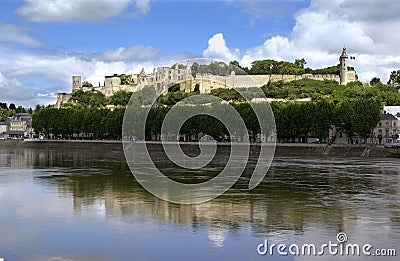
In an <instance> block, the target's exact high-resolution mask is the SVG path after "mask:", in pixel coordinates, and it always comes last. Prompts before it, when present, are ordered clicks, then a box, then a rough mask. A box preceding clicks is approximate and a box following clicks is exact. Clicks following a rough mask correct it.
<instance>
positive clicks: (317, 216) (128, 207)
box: [0, 148, 400, 260]
mask: <svg viewBox="0 0 400 261" xmlns="http://www.w3.org/2000/svg"><path fill="white" fill-rule="evenodd" d="M221 157H223V155H221ZM164 166H165V169H164V171H166V172H167V173H168V171H171V168H170V166H169V165H168V164H165V165H164ZM251 167H254V166H249V168H250V169H251ZM16 169H20V172H18V171H17V170H16ZM29 170H32V172H30V171H29ZM27 173H28V174H27ZM249 173H251V172H250V170H248V172H247V173H245V175H244V176H243V177H242V178H241V179H240V181H239V182H238V183H237V184H236V185H235V186H234V187H233V188H232V189H231V190H229V191H228V192H227V193H225V194H224V195H222V196H220V197H218V198H217V199H215V200H212V201H210V202H206V203H203V204H197V205H177V204H171V203H168V202H165V201H163V200H160V199H158V198H156V197H154V196H152V195H150V194H149V193H147V192H146V191H145V190H144V189H142V187H141V186H140V185H139V184H138V183H137V182H135V180H134V179H133V176H132V175H131V173H130V171H129V169H128V167H127V165H126V163H125V160H124V155H123V153H122V150H120V149H115V148H113V149H110V150H108V151H107V152H106V153H104V150H91V149H89V148H85V149H79V150H77V149H69V150H46V149H43V150H38V149H16V150H2V153H1V155H0V201H1V202H2V204H3V203H4V205H1V207H0V210H2V211H1V213H5V212H4V211H10V212H11V209H13V208H15V207H16V205H17V204H19V202H17V201H18V200H16V202H11V203H10V202H8V203H5V202H6V201H5V197H6V195H5V194H4V190H5V188H7V187H10V186H12V184H14V183H13V182H14V181H13V178H15V176H16V175H18V176H21V177H23V178H22V179H23V180H24V181H19V182H18V186H19V185H21V184H27V183H28V184H30V185H29V186H33V189H32V190H33V192H35V191H42V193H43V191H44V192H45V195H44V197H45V199H46V200H47V201H46V200H45V201H44V202H47V208H48V209H47V210H46V211H44V212H43V213H41V212H38V211H35V210H30V211H31V214H29V217H30V218H31V219H34V220H41V219H43V216H46V215H49V216H54V215H56V214H54V213H59V214H57V215H68V213H71V214H72V216H75V217H77V218H84V219H86V218H87V217H90V218H95V219H96V220H102V219H103V220H105V221H106V222H107V224H109V225H111V226H113V227H117V228H118V227H119V228H120V230H119V231H120V233H124V232H123V231H124V229H128V228H131V226H137V225H138V224H139V226H143V227H151V228H152V231H153V233H161V232H160V231H163V232H162V233H165V231H167V232H168V233H170V234H172V235H174V234H180V235H181V236H182V234H181V233H183V237H184V238H186V239H187V240H188V241H190V240H193V238H191V236H192V235H202V234H203V232H204V233H205V236H206V238H207V239H206V241H208V244H210V245H209V246H210V247H211V248H216V249H218V248H221V249H224V250H227V252H226V253H225V252H224V253H225V254H226V255H227V257H228V258H229V259H236V258H239V257H240V258H239V259H242V258H243V255H245V258H246V259H248V260H249V259H255V258H260V257H258V256H257V255H256V251H255V247H256V246H257V242H259V241H262V240H263V239H264V238H268V239H270V240H271V241H273V242H278V243H279V242H280V243H286V242H303V243H315V244H318V243H320V244H323V243H327V241H329V240H331V241H334V240H335V238H336V234H337V233H338V232H339V231H344V232H346V233H347V234H348V237H349V238H350V239H351V240H352V241H353V242H355V241H356V242H357V243H360V244H361V243H375V245H376V247H391V246H392V247H393V246H394V247H396V242H399V240H400V236H399V235H400V233H399V232H400V226H399V225H400V219H399V216H400V161H399V160H396V159H367V160H366V159H356V158H354V159H346V158H333V159H329V158H320V159H316V158H293V157H284V156H283V155H280V157H277V158H275V160H274V163H273V166H272V168H271V169H270V172H269V174H268V175H267V177H266V179H265V180H264V182H263V183H262V184H261V185H260V186H259V187H257V188H256V189H255V190H252V191H248V190H246V188H247V186H248V182H249V177H248V174H249ZM198 174H199V175H202V176H210V177H211V176H213V175H214V173H213V172H209V171H205V172H204V173H198ZM32 178H33V179H32ZM2 191H3V192H2ZM51 192H54V193H55V194H56V195H58V199H56V202H55V199H54V198H52V199H51V200H48V199H47V198H51V197H53V194H52V193H51ZM25 193H26V192H25ZM46 193H47V194H46ZM24 196H26V194H24ZM19 197H21V199H20V200H21V201H24V200H25V199H24V198H23V196H19ZM15 198H18V195H15ZM40 200H41V199H30V202H35V203H36V204H38V203H39V202H40ZM71 201H72V205H68V204H70V203H68V202H71ZM61 203H62V206H63V210H60V206H61V205H60V204H61ZM68 206H70V209H69V207H68ZM24 208H26V209H25V211H28V212H29V210H27V208H28V207H27V206H24ZM58 211H60V212H58ZM32 213H33V214H32ZM19 215H20V213H19V212H18V211H17V212H15V213H14V214H11V215H10V216H14V218H20V217H19ZM27 215H28V214H27ZM1 217H2V219H4V214H1ZM66 218H67V220H68V219H72V217H69V218H68V216H67V217H66ZM6 220H7V218H6ZM84 224H85V225H87V224H86V223H84ZM2 227H3V225H2ZM58 229H61V228H58ZM155 231H158V232H155ZM182 231H183V232H182ZM17 233H18V232H17ZM122 238H124V237H123V236H122ZM125 239H126V240H128V239H129V237H128V236H126V238H125ZM233 239H237V240H239V241H240V242H248V244H249V245H248V246H247V248H245V249H242V250H241V251H243V252H245V253H241V254H238V255H237V256H236V254H232V253H235V251H239V250H234V249H233V246H232V242H231V241H232V240H233ZM121 240H122V239H121ZM130 240H131V239H130ZM139 240H140V239H139ZM171 240H172V241H173V240H174V239H172V238H171ZM371 241H373V242H371ZM0 242H2V240H1V238H0ZM135 242H136V241H135ZM201 242H202V243H204V239H203V240H202V241H201ZM227 242H228V243H227ZM249 242H251V243H249ZM19 243H21V242H19ZM25 244H26V242H25ZM244 245H245V244H244ZM100 247H101V246H100ZM207 249H208V250H207ZM206 250H207V251H208V252H207V251H206V254H203V255H201V256H200V257H201V258H200V260H201V259H205V258H206V259H208V258H209V257H210V256H211V257H212V255H213V254H211V253H210V252H209V248H206ZM78 252H79V251H78ZM239 252H240V251H239ZM74 253H75V254H76V252H74ZM0 254H1V253H0ZM146 254H148V253H142V256H143V257H148V256H146ZM139 256H141V255H139ZM111 259H114V258H113V256H112V257H111ZM149 259H154V260H157V258H156V257H155V256H151V257H150V258H149ZM239 259H238V260H239ZM300 259H301V258H300ZM355 259H357V258H355ZM364 259H365V257H364V258H360V259H359V260H364ZM305 260H307V258H305Z"/></svg>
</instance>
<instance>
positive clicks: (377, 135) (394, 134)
mask: <svg viewBox="0 0 400 261" xmlns="http://www.w3.org/2000/svg"><path fill="white" fill-rule="evenodd" d="M398 127H399V120H398V119H397V118H396V117H395V116H394V115H392V114H389V113H387V112H386V111H384V112H382V113H381V120H380V121H379V123H378V126H377V127H376V128H375V129H374V130H373V135H372V138H373V142H374V143H376V144H382V143H387V142H393V141H395V140H396V139H397V138H398V134H399V132H398Z"/></svg>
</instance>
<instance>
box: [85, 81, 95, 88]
mask: <svg viewBox="0 0 400 261" xmlns="http://www.w3.org/2000/svg"><path fill="white" fill-rule="evenodd" d="M82 87H93V84H91V83H90V82H88V81H84V82H83V83H82Z"/></svg>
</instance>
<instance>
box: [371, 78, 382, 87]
mask: <svg viewBox="0 0 400 261" xmlns="http://www.w3.org/2000/svg"><path fill="white" fill-rule="evenodd" d="M378 83H382V82H381V79H380V78H378V77H374V78H372V80H371V81H370V82H369V84H370V85H371V86H374V85H376V84H378Z"/></svg>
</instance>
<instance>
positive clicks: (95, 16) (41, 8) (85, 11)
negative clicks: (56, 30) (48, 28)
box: [16, 0, 150, 22]
mask: <svg viewBox="0 0 400 261" xmlns="http://www.w3.org/2000/svg"><path fill="white" fill-rule="evenodd" d="M132 5H134V8H135V11H134V13H136V14H146V13H147V12H148V11H149V10H150V1H149V0H118V1H114V0H85V1H70V0H25V1H24V4H23V5H22V6H21V7H19V8H18V9H17V10H16V14H17V15H19V16H21V17H23V18H24V19H26V20H29V21H34V22H64V21H74V20H79V21H97V20H102V19H106V18H110V17H114V16H117V15H120V14H122V13H123V12H124V11H126V10H127V9H128V8H129V7H130V6H132Z"/></svg>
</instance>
